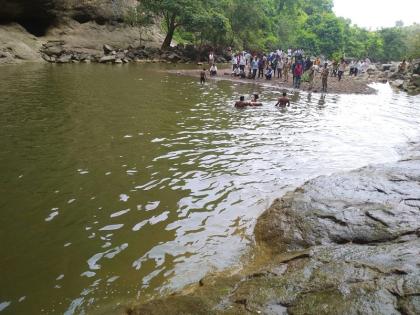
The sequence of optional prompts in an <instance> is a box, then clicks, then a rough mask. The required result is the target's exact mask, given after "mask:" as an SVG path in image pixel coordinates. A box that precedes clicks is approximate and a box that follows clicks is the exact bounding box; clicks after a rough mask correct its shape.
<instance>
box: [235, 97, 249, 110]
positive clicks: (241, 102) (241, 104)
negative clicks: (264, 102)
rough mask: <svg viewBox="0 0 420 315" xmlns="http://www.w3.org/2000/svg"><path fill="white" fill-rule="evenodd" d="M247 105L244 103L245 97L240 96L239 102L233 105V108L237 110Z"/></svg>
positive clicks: (247, 103)
mask: <svg viewBox="0 0 420 315" xmlns="http://www.w3.org/2000/svg"><path fill="white" fill-rule="evenodd" d="M248 105H249V102H245V96H241V97H240V98H239V101H237V102H236V103H235V107H237V108H244V107H246V106H248Z"/></svg>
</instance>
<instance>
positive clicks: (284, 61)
mask: <svg viewBox="0 0 420 315" xmlns="http://www.w3.org/2000/svg"><path fill="white" fill-rule="evenodd" d="M208 60H209V65H210V69H209V73H210V76H216V75H217V73H218V70H217V66H216V64H215V56H214V53H213V52H211V53H210V54H209V59H208ZM230 62H231V65H232V71H231V73H230V75H232V76H234V77H239V78H242V79H252V80H255V79H265V80H273V79H275V78H277V79H279V80H282V81H283V82H284V83H286V82H289V77H291V78H292V83H293V88H295V89H299V88H300V86H301V82H302V80H304V81H306V82H308V84H309V90H312V89H313V88H314V80H315V77H316V76H317V75H318V74H319V77H320V78H321V82H322V91H323V92H327V89H328V78H329V77H337V78H338V81H341V80H342V79H343V76H344V74H345V71H346V70H347V69H349V76H357V75H358V74H360V73H363V72H365V71H367V69H368V68H369V66H370V64H371V62H370V60H369V59H368V58H366V59H365V60H359V61H356V60H350V61H346V60H344V59H341V60H339V61H337V60H334V61H329V60H326V59H324V58H321V57H316V58H311V57H310V56H307V55H305V51H304V50H303V49H294V50H293V49H291V48H289V49H287V50H281V49H278V50H276V51H273V52H270V53H250V52H247V51H243V52H240V53H235V54H232V56H231V61H230ZM204 71H205V69H204ZM204 80H205V79H204ZM202 83H203V81H202Z"/></svg>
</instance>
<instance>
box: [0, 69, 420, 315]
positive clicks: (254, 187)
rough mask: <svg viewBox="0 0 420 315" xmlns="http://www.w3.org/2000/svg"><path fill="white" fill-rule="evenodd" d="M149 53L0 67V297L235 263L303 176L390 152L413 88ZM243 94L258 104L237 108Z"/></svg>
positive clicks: (164, 284) (399, 140)
mask: <svg viewBox="0 0 420 315" xmlns="http://www.w3.org/2000/svg"><path fill="white" fill-rule="evenodd" d="M167 67H170V68H172V67H173V66H158V65H142V66H140V65H125V66H102V65H65V66H60V65H39V64H37V65H24V66H15V67H2V68H1V72H0V80H1V81H2V85H1V86H0V144H1V147H2V150H1V151H0V162H1V163H0V173H1V174H2V176H1V178H0V192H1V198H0V209H1V210H0V211H1V212H0V213H1V219H0V239H1V240H2V242H1V244H0V250H1V253H2V256H1V258H0V268H1V270H2V278H1V279H2V280H1V286H0V298H1V300H0V308H4V312H11V313H45V314H52V313H64V312H66V313H67V314H71V313H81V312H83V311H89V312H92V311H93V310H97V309H101V307H103V306H104V305H116V304H117V303H118V302H126V301H136V300H138V299H144V298H145V297H147V296H149V295H153V294H156V293H159V292H165V291H167V290H172V289H175V288H179V287H181V286H183V285H185V284H188V283H191V282H194V281H197V280H198V279H200V278H201V277H202V276H203V275H204V274H205V273H206V272H209V271H212V270H218V269H222V268H226V267H228V266H231V265H232V264H235V263H238V262H239V259H240V257H241V255H242V254H243V253H245V252H246V249H247V246H248V245H249V244H251V243H252V242H253V238H252V229H253V226H254V223H255V219H256V217H257V216H258V215H259V214H261V213H262V211H263V210H264V209H265V208H267V207H268V206H269V205H270V203H271V201H272V200H273V198H275V197H278V196H280V195H281V194H283V193H284V192H285V191H287V190H289V189H292V188H293V187H296V186H297V185H300V184H301V183H303V182H304V181H306V180H308V179H309V178H313V177H315V176H318V175H323V174H330V173H332V172H337V171H341V170H348V169H353V168H357V167H360V166H363V165H366V164H368V163H378V162H386V161H392V160H396V159H397V158H398V157H399V154H398V148H399V147H401V146H404V144H405V143H406V142H407V141H409V140H410V139H412V138H416V137H418V124H419V123H420V112H419V105H420V102H419V99H418V98H415V97H409V96H407V95H405V94H403V93H399V94H398V93H393V92H392V91H391V90H390V89H389V87H388V86H385V85H376V88H378V90H379V92H378V95H367V96H363V95H334V94H317V93H312V94H308V93H303V92H298V91H295V92H292V93H291V95H290V97H291V100H292V104H291V106H290V107H288V108H286V109H282V110H278V109H276V108H275V107H274V104H275V101H276V99H277V98H278V97H279V96H280V95H281V92H282V90H277V89H275V88H273V87H262V86H258V85H250V84H246V85H243V84H235V83H233V84H232V83H231V82H223V81H220V82H209V83H207V84H206V85H205V86H203V87H201V86H200V85H199V83H198V80H197V79H196V78H188V77H181V76H177V75H173V74H167V73H165V72H162V71H160V70H164V69H165V68H167ZM254 93H257V94H259V95H260V97H261V100H262V102H263V104H264V106H262V107H261V108H247V109H245V110H236V109H235V108H234V107H233V103H234V101H235V100H236V99H238V98H239V96H240V95H246V96H251V95H252V94H254Z"/></svg>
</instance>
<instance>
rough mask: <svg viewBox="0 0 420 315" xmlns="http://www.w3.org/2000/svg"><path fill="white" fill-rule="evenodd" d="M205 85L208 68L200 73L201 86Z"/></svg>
mask: <svg viewBox="0 0 420 315" xmlns="http://www.w3.org/2000/svg"><path fill="white" fill-rule="evenodd" d="M204 83H206V68H203V70H202V71H200V84H201V85H203V84H204Z"/></svg>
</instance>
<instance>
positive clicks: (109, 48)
mask: <svg viewBox="0 0 420 315" xmlns="http://www.w3.org/2000/svg"><path fill="white" fill-rule="evenodd" d="M102 48H103V50H104V54H105V55H108V54H110V53H112V52H113V51H114V48H112V47H111V46H109V45H106V44H105V45H104V46H103V47H102Z"/></svg>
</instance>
